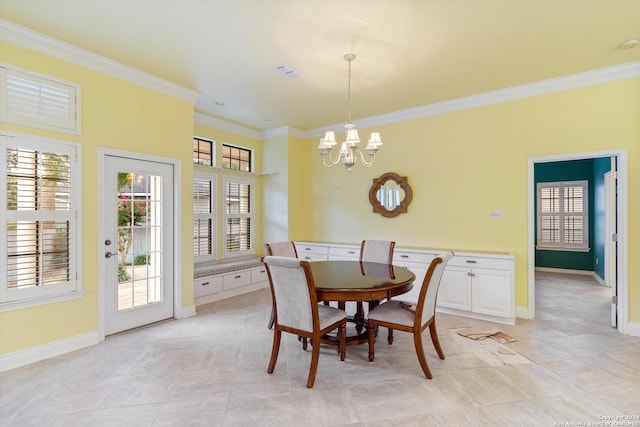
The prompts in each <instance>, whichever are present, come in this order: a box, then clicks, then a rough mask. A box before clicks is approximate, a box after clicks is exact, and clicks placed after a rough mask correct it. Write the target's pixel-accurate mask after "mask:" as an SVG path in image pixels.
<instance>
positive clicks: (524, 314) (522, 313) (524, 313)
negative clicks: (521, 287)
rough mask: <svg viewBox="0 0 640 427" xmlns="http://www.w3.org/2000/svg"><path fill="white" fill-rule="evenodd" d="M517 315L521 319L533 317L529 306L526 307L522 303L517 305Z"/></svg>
mask: <svg viewBox="0 0 640 427" xmlns="http://www.w3.org/2000/svg"><path fill="white" fill-rule="evenodd" d="M516 317H517V318H520V319H533V316H532V314H531V311H530V310H529V307H524V306H522V305H516Z"/></svg>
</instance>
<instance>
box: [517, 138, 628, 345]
mask: <svg viewBox="0 0 640 427" xmlns="http://www.w3.org/2000/svg"><path fill="white" fill-rule="evenodd" d="M603 157H610V158H614V159H615V164H616V165H617V169H618V170H617V172H616V177H617V196H618V197H617V198H613V199H612V198H609V200H614V203H615V206H614V207H613V208H614V209H615V218H614V219H612V221H613V222H615V224H616V226H617V241H616V242H615V244H616V245H617V257H613V256H612V257H609V258H607V259H606V262H609V263H615V266H612V267H611V268H612V269H615V271H616V272H617V274H616V280H615V283H612V285H613V286H612V290H616V289H617V304H612V313H611V316H612V319H613V318H614V316H615V318H616V319H617V327H618V330H619V331H620V332H622V333H626V332H627V326H628V301H627V290H628V242H627V236H628V217H627V212H628V207H627V206H628V200H627V188H628V184H627V170H628V160H627V150H626V149H619V150H610V151H601V152H588V153H573V154H565V155H552V156H544V157H535V158H530V159H529V160H528V206H529V207H528V211H529V220H528V236H529V237H528V242H529V243H528V294H527V297H528V307H527V308H528V310H527V311H528V313H526V315H528V318H531V319H533V318H535V316H536V311H535V278H536V275H535V274H536V273H535V264H536V258H535V248H536V232H535V223H536V207H535V206H536V205H535V197H536V186H535V176H534V168H535V165H536V164H538V163H550V162H561V161H568V160H584V159H596V158H603ZM612 248H613V249H615V245H612ZM615 252H616V251H615V250H611V251H609V253H610V254H611V253H615ZM616 284H617V287H616ZM521 314H522V315H523V317H524V315H525V313H521Z"/></svg>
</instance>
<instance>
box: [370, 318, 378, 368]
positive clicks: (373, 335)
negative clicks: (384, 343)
mask: <svg viewBox="0 0 640 427" xmlns="http://www.w3.org/2000/svg"><path fill="white" fill-rule="evenodd" d="M368 329H369V362H373V359H374V357H375V355H374V346H375V342H376V332H375V329H376V327H375V325H374V324H373V323H372V322H371V321H369V327H368Z"/></svg>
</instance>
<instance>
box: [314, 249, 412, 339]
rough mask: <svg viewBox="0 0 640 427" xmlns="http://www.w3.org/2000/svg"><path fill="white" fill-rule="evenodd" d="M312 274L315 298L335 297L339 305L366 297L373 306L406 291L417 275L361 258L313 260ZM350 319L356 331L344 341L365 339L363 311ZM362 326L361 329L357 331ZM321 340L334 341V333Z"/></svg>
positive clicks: (330, 298)
mask: <svg viewBox="0 0 640 427" xmlns="http://www.w3.org/2000/svg"><path fill="white" fill-rule="evenodd" d="M309 264H310V266H311V272H312V274H313V281H314V284H315V288H316V295H317V296H318V301H325V302H327V301H337V302H338V305H339V306H340V307H344V303H345V302H348V301H367V302H369V307H370V308H373V307H374V306H375V305H377V304H378V302H379V301H380V300H383V299H385V298H391V297H394V296H397V295H401V294H404V293H405V292H409V291H410V290H411V289H412V288H413V281H414V280H415V278H416V276H415V274H413V273H412V272H411V271H410V270H409V269H407V268H406V267H399V266H395V265H387V264H379V263H375V262H360V261H313V262H310V263H309ZM349 320H350V321H352V322H354V323H356V325H357V331H358V333H357V334H356V335H351V336H347V337H346V338H347V345H354V344H361V343H364V342H367V340H368V332H367V330H366V320H365V318H364V315H363V313H355V315H354V316H353V317H350V319H349ZM362 329H365V332H364V333H360V331H361V330H362ZM323 342H327V343H333V344H335V343H337V339H336V337H334V336H327V337H323Z"/></svg>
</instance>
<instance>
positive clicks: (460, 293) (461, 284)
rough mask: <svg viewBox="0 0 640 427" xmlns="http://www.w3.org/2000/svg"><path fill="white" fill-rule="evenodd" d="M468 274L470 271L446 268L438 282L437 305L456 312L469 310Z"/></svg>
mask: <svg viewBox="0 0 640 427" xmlns="http://www.w3.org/2000/svg"><path fill="white" fill-rule="evenodd" d="M470 274H471V270H470V269H466V268H457V267H450V266H447V268H446V269H445V270H444V273H443V274H442V279H441V281H440V289H439V290H438V300H437V305H438V306H440V307H448V308H455V309H458V310H467V311H469V310H471V276H470Z"/></svg>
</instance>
